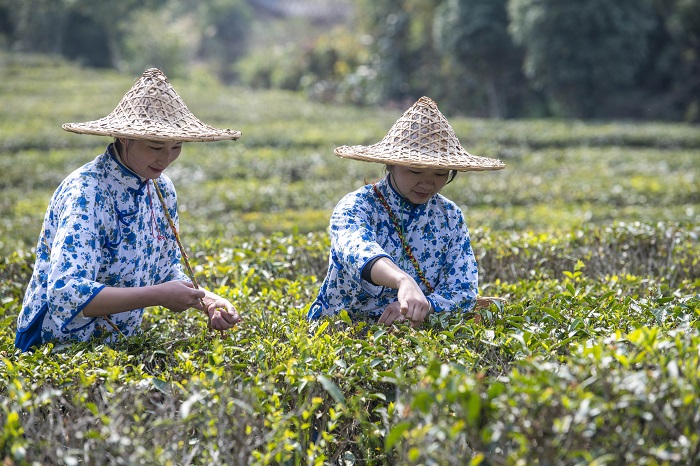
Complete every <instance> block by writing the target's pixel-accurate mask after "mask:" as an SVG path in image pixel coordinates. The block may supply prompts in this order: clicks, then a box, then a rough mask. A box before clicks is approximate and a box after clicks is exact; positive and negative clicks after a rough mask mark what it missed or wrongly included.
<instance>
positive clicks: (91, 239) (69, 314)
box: [43, 188, 106, 333]
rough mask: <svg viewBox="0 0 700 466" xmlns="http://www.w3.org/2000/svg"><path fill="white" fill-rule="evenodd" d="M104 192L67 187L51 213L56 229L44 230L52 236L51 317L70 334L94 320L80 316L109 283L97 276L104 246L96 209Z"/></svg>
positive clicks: (48, 290)
mask: <svg viewBox="0 0 700 466" xmlns="http://www.w3.org/2000/svg"><path fill="white" fill-rule="evenodd" d="M99 199H101V197H100V195H99V194H97V195H95V194H94V193H91V192H85V191H83V190H77V189H76V190H72V189H69V188H66V189H64V190H63V195H62V196H59V197H58V201H59V202H58V203H57V204H59V205H60V207H59V208H58V209H56V210H55V211H52V212H51V213H50V215H51V216H55V218H54V219H53V220H54V221H53V222H51V223H52V224H54V225H56V231H54V232H51V231H44V233H43V234H44V236H45V238H51V239H50V250H51V252H50V259H49V266H48V274H47V275H48V276H47V278H48V282H47V289H46V294H47V296H46V303H47V306H48V316H49V318H50V319H51V320H53V321H54V322H56V323H57V324H58V326H59V328H60V329H61V330H62V331H64V332H68V333H72V332H76V331H79V330H81V329H82V328H83V327H84V326H85V325H86V324H89V323H90V322H91V319H84V318H80V319H77V320H74V319H75V318H76V316H78V315H79V314H81V312H82V310H83V308H84V307H85V306H86V305H87V304H88V303H89V302H90V301H91V300H92V299H93V298H94V297H95V296H96V295H97V293H99V291H100V290H102V288H104V286H105V285H106V284H105V283H99V282H98V281H97V280H96V279H97V275H98V272H99V270H100V263H101V261H102V258H101V248H100V238H99V236H100V234H99V226H98V225H99V220H98V218H97V217H95V215H94V212H95V211H96V210H98V209H99V208H101V206H100V207H97V206H96V204H97V203H98V201H99Z"/></svg>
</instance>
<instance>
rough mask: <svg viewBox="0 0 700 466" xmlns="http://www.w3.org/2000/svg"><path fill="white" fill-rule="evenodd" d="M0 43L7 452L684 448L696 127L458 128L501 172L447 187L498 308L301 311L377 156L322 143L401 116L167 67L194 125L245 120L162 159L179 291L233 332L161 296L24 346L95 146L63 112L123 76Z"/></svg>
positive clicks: (159, 456)
mask: <svg viewBox="0 0 700 466" xmlns="http://www.w3.org/2000/svg"><path fill="white" fill-rule="evenodd" d="M0 59H2V60H3V63H4V64H5V65H6V66H4V67H2V68H0V73H2V74H1V75H0V79H1V80H2V81H3V87H2V89H1V90H0V93H1V95H2V99H3V102H7V105H6V106H5V107H4V108H5V110H4V111H0V141H1V142H0V150H1V151H2V152H1V154H0V173H1V176H0V190H2V194H3V196H2V201H0V212H1V213H2V215H1V216H0V218H1V219H2V220H0V222H2V223H0V225H2V233H1V234H0V243H2V248H1V249H2V250H3V255H2V256H0V425H2V426H3V430H2V434H0V458H2V459H3V462H4V463H5V464H17V465H24V464H80V463H86V464H164V465H165V464H304V463H305V464H473V465H476V464H493V465H497V464H499V465H500V464H506V465H517V464H555V463H556V464H566V465H579V464H610V465H613V464H626V463H636V464H687V463H696V462H698V461H700V451H698V447H697V445H698V444H699V443H700V442H699V439H698V431H699V427H700V425H699V424H700V418H698V412H699V406H700V404H699V403H698V401H697V397H696V393H697V391H698V389H699V388H700V387H699V386H698V380H700V377H699V376H700V374H698V367H700V365H699V364H698V351H697V348H698V345H699V344H700V324H699V318H700V295H699V294H698V290H699V289H700V259H699V258H700V243H699V242H698V235H700V224H699V222H698V215H700V206H699V201H698V197H697V196H698V195H697V193H698V191H699V190H698V189H697V183H698V178H697V177H698V173H697V166H696V165H697V164H696V163H695V162H696V159H697V149H698V147H700V139H699V137H700V136H698V132H697V131H696V128H694V127H691V126H686V125H673V124H643V125H642V124H640V125H632V124H629V123H586V124H584V123H579V122H572V121H549V120H548V121H545V120H532V121H520V122H514V121H513V122H501V123H499V124H495V123H493V122H487V121H482V120H475V119H459V118H456V119H454V120H453V122H454V124H453V126H454V127H455V130H456V132H457V134H458V135H459V136H460V137H461V140H462V142H463V143H464V145H465V146H466V147H468V148H470V150H472V151H473V152H474V153H478V154H484V155H487V154H499V155H500V156H502V158H503V159H504V160H505V161H506V162H507V164H508V167H507V168H506V170H504V171H503V172H502V173H498V174H497V176H490V175H491V174H469V175H467V174H463V175H460V176H459V177H458V178H457V179H456V180H455V181H454V182H453V183H451V184H450V185H448V186H447V188H446V191H445V194H446V195H448V197H450V198H453V199H456V200H457V201H458V202H459V203H460V204H461V205H463V206H464V210H465V213H466V216H467V219H468V223H469V224H470V226H471V236H472V241H473V245H474V248H475V252H476V254H477V258H478V263H479V267H480V277H481V284H480V289H481V293H482V294H484V295H496V296H502V297H505V298H507V299H508V302H507V304H505V305H501V306H498V305H495V304H494V305H492V306H491V307H490V308H488V309H485V310H483V311H481V314H480V317H481V322H480V323H477V322H475V321H474V320H473V319H472V318H471V317H472V315H471V314H464V315H450V314H437V315H433V316H431V317H430V318H429V321H428V322H427V323H426V324H425V325H424V326H423V327H422V328H420V329H411V328H409V327H405V326H395V327H392V328H385V327H381V326H377V325H374V324H373V323H371V322H363V321H359V322H352V321H351V320H350V319H349V317H348V316H347V314H341V315H339V316H337V317H334V318H328V319H323V320H320V321H315V322H309V321H307V320H306V319H305V314H306V311H307V310H308V306H309V304H310V303H311V301H312V300H313V299H314V298H315V296H316V293H317V291H318V286H319V284H320V280H321V278H322V277H323V276H324V274H325V271H326V267H327V261H328V257H327V251H328V247H329V243H328V241H329V239H328V234H327V233H326V231H325V228H326V225H327V219H328V216H329V214H330V210H331V209H332V207H333V205H334V203H335V202H336V201H337V199H338V198H339V196H340V195H342V193H344V192H346V191H348V190H350V189H352V188H353V186H358V185H360V184H361V183H362V182H363V178H368V179H371V177H373V176H374V177H376V176H377V175H378V174H379V172H381V169H380V167H374V166H372V165H371V164H361V163H358V164H355V163H352V162H350V161H347V160H339V159H336V158H335V157H333V156H332V155H331V151H332V148H333V147H334V145H337V144H341V143H348V142H350V143H355V142H358V143H363V142H364V143H367V142H376V140H378V138H379V137H381V136H382V135H383V134H384V133H385V132H386V129H387V128H388V126H389V125H391V123H393V121H394V120H395V119H396V112H395V111H392V110H385V111H379V112H376V113H374V112H372V113H370V112H366V111H359V110H358V109H356V108H351V107H342V106H323V105H320V104H312V103H309V102H306V101H304V100H303V99H302V98H301V97H300V96H297V95H294V94H291V93H283V92H265V93H262V92H252V91H249V90H246V91H244V90H242V89H240V88H235V87H234V88H219V87H217V86H218V85H217V84H215V82H214V81H213V80H211V78H208V77H207V75H202V76H199V77H198V79H196V80H191V81H189V80H188V81H176V82H175V87H176V88H177V89H178V91H179V92H180V93H181V95H182V96H183V98H184V100H185V101H187V102H188V104H189V105H190V108H191V109H192V110H193V112H195V114H197V115H198V116H200V117H201V118H202V119H203V120H205V121H207V122H212V123H213V124H220V125H222V126H229V124H228V122H231V121H233V122H234V123H236V122H238V123H240V125H235V124H234V123H231V125H230V126H233V127H234V128H236V129H241V130H242V131H243V138H242V139H241V141H239V142H237V143H235V144H210V145H194V144H193V145H188V146H187V147H186V155H184V156H183V157H182V158H181V160H178V161H177V162H176V164H175V165H174V166H173V167H172V169H173V170H172V172H171V176H172V177H173V178H174V179H175V184H176V186H177V187H178V194H179V198H180V200H181V203H182V204H181V207H182V209H183V211H182V223H181V233H182V236H183V238H185V239H186V243H187V245H186V246H187V248H188V251H189V253H190V258H191V261H192V263H193V266H194V269H195V273H196V274H197V278H198V281H199V282H200V283H201V284H202V285H203V286H206V287H207V288H209V289H212V290H214V291H215V292H217V293H219V294H221V295H223V296H225V297H227V298H229V299H230V300H231V301H232V302H234V303H235V305H236V306H237V308H238V310H239V311H240V312H241V314H242V315H243V316H244V320H243V322H242V323H241V324H240V325H239V326H238V327H237V328H236V329H235V330H234V331H232V332H230V333H227V334H225V335H219V334H214V333H210V332H208V331H207V329H206V323H205V322H204V321H203V319H202V317H201V315H200V313H199V312H196V311H194V310H190V311H187V312H184V313H179V314H175V313H171V312H169V311H168V310H166V309H164V308H160V307H156V308H150V309H148V311H147V313H146V317H145V320H144V328H143V333H142V334H141V335H139V336H136V337H133V338H129V339H125V340H122V341H118V342H116V343H114V344H112V345H111V346H108V345H106V344H104V342H102V341H99V340H94V341H91V342H88V343H80V344H76V345H73V346H70V347H64V348H57V347H54V346H53V345H51V344H49V345H47V346H45V347H42V348H41V349H39V350H37V351H36V352H34V353H30V354H20V353H19V352H18V351H16V350H15V349H14V344H13V342H14V332H15V321H16V318H17V314H18V313H19V310H20V306H21V300H22V297H23V293H24V289H25V287H26V284H27V282H28V280H29V276H30V274H31V272H32V265H33V260H34V257H33V254H32V252H31V245H32V244H33V242H34V241H35V240H36V236H37V235H38V228H39V227H38V225H39V224H40V221H41V218H42V216H43V211H44V209H45V206H46V202H47V201H48V197H49V196H50V195H51V192H52V190H53V189H54V188H55V186H56V185H57V183H58V182H60V180H61V179H62V178H63V177H64V176H65V175H66V174H67V173H68V172H69V171H70V170H72V169H74V168H75V167H77V166H78V165H79V164H80V163H83V162H84V161H87V160H90V159H91V158H93V157H94V155H95V154H96V153H97V151H100V150H102V148H103V147H102V146H103V144H104V142H105V141H104V140H96V139H94V138H90V137H88V136H84V137H83V136H80V137H78V136H74V135H70V134H67V133H64V132H61V131H60V129H59V128H60V123H63V122H65V121H82V120H85V119H91V118H95V117H96V115H99V114H101V113H102V112H104V113H107V112H109V111H110V110H111V106H112V105H114V102H115V101H116V100H117V99H118V98H119V97H120V96H121V95H122V93H123V92H124V91H125V90H126V89H127V88H128V86H129V85H130V83H131V81H130V78H128V77H124V76H120V75H117V74H113V73H110V72H101V73H97V72H94V71H85V70H79V69H75V68H73V67H71V66H67V65H66V64H65V63H61V62H57V61H55V60H53V59H46V58H42V57H19V56H12V57H6V56H5V57H0ZM49 70H51V71H50V72H49ZM52 95H62V96H63V97H62V98H61V99H57V98H56V97H51V96H52ZM86 102H89V103H90V104H91V105H88V104H87V103H86ZM9 109H12V110H11V112H12V113H10V110H9ZM300 120H302V121H300ZM462 135H464V136H462ZM472 148H474V149H472ZM169 171H170V170H169ZM479 175H485V176H479ZM494 175H495V174H494ZM241 232H242V233H241Z"/></svg>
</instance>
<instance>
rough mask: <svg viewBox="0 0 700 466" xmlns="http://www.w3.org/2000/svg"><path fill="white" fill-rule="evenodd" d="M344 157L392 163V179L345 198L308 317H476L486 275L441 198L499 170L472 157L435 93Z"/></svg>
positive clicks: (495, 163)
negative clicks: (464, 180)
mask: <svg viewBox="0 0 700 466" xmlns="http://www.w3.org/2000/svg"><path fill="white" fill-rule="evenodd" d="M335 154H336V155H338V156H340V157H345V158H350V159H357V160H364V161H369V162H379V163H383V164H385V165H386V172H387V174H386V177H384V178H383V179H382V180H380V181H378V182H376V183H372V184H369V185H366V186H363V187H362V188H360V189H358V190H357V191H354V192H352V193H350V194H347V195H346V196H345V197H343V199H341V201H340V202H339V203H338V205H337V206H336V207H335V209H334V211H333V214H332V216H331V221H330V236H331V250H330V257H329V261H328V272H327V275H326V277H325V279H324V281H323V283H322V285H321V288H320V291H319V294H318V297H317V298H316V300H315V301H314V303H313V304H312V305H311V307H310V309H309V312H308V316H307V317H308V318H309V319H317V318H319V317H321V316H323V315H333V314H337V313H338V312H340V311H341V310H343V309H344V310H346V311H347V312H348V313H349V314H350V315H351V316H352V317H353V318H377V319H378V322H379V323H381V324H386V325H391V324H392V323H394V322H402V321H407V323H410V324H411V325H412V326H414V327H417V326H420V325H421V323H422V322H423V321H424V320H425V318H426V317H427V316H428V315H429V314H430V313H431V312H445V311H469V310H471V309H473V308H474V306H475V305H476V303H477V295H478V270H477V263H476V259H475V258H474V253H473V251H472V246H471V242H470V238H469V231H468V229H467V225H466V223H465V220H464V216H463V214H462V211H461V210H460V208H459V207H458V206H457V205H456V204H455V203H454V202H452V201H450V200H449V199H447V198H446V197H444V196H443V195H441V194H440V190H441V189H442V188H443V187H444V186H445V185H446V184H447V183H449V182H451V181H452V180H453V179H454V177H455V176H456V174H457V172H459V171H483V170H500V169H502V168H504V167H505V164H503V163H502V162H501V161H500V160H495V159H490V158H486V157H478V156H474V155H471V154H470V153H468V152H467V151H466V150H465V149H464V148H462V146H461V144H460V142H459V140H458V139H457V137H456V135H455V133H454V131H453V129H452V127H451V126H450V124H449V122H448V121H447V119H446V118H445V117H444V116H443V115H442V113H440V111H439V110H438V108H437V105H436V104H435V102H433V101H432V100H431V99H429V98H427V97H422V98H421V99H419V100H418V101H417V102H416V103H415V104H414V105H413V106H411V108H409V109H408V110H407V111H406V112H405V113H404V114H403V115H402V116H401V117H400V118H399V119H398V120H397V121H396V123H395V124H394V126H393V127H392V128H391V129H390V131H389V133H388V134H387V135H386V136H385V137H384V138H383V139H382V140H381V141H380V142H379V143H377V144H374V145H371V146H361V145H360V146H342V147H338V148H337V149H336V150H335Z"/></svg>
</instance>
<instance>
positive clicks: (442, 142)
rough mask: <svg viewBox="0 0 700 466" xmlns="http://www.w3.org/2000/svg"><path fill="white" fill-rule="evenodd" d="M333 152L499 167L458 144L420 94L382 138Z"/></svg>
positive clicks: (466, 167)
mask: <svg viewBox="0 0 700 466" xmlns="http://www.w3.org/2000/svg"><path fill="white" fill-rule="evenodd" d="M335 155H337V156H339V157H345V158H348V159H356V160H365V161H368V162H379V163H384V164H387V165H404V166H410V167H416V168H442V169H445V170H458V171H484V170H500V169H502V168H505V166H506V165H505V164H504V163H503V162H501V161H500V160H496V159H490V158H487V157H479V156H476V155H472V154H470V153H469V152H467V151H466V150H465V149H464V148H463V147H462V145H461V144H460V143H459V139H457V136H456V135H455V132H454V131H453V130H452V126H450V123H449V122H448V121H447V119H446V118H445V116H444V115H443V114H442V113H440V110H438V108H437V105H436V104H435V102H433V101H432V100H431V99H430V98H428V97H421V98H420V99H418V101H417V102H416V103H415V104H413V106H411V108H409V109H408V110H406V112H405V113H404V114H403V115H402V116H401V118H399V119H398V120H396V123H394V126H392V127H391V129H390V130H389V133H387V135H386V136H384V139H382V140H381V141H379V142H378V143H376V144H373V145H371V146H341V147H338V148H336V149H335Z"/></svg>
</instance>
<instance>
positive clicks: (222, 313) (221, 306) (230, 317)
mask: <svg viewBox="0 0 700 466" xmlns="http://www.w3.org/2000/svg"><path fill="white" fill-rule="evenodd" d="M205 293H206V296H205V297H204V299H203V300H202V301H203V302H204V305H205V306H206V308H205V309H202V310H203V311H205V312H206V313H207V315H208V316H209V322H210V323H211V327H212V328H213V329H215V330H228V329H230V328H232V327H233V326H234V325H236V324H237V323H238V322H240V321H241V317H240V316H239V315H238V311H236V308H235V307H233V304H231V302H230V301H229V300H227V299H224V298H222V297H221V296H219V295H216V294H214V293H212V292H211V291H206V290H205ZM196 307H197V308H198V309H201V308H202V306H201V305H198V306H196Z"/></svg>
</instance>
